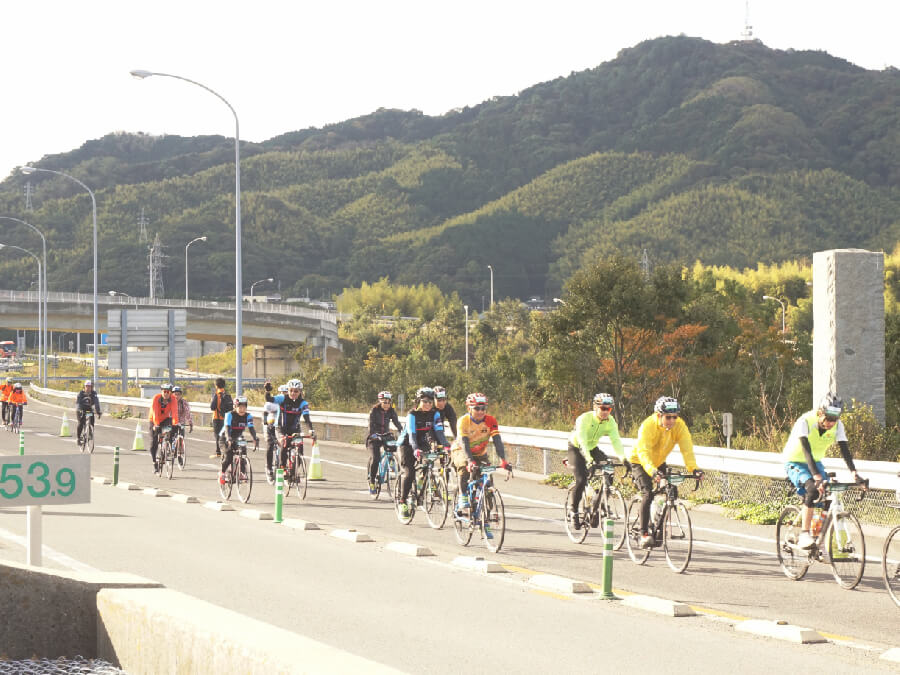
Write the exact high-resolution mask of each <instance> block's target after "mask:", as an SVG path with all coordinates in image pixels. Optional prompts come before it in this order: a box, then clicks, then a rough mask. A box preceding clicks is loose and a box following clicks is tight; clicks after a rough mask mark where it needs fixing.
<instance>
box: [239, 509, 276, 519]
mask: <svg viewBox="0 0 900 675" xmlns="http://www.w3.org/2000/svg"><path fill="white" fill-rule="evenodd" d="M239 515H240V516H241V517H243V518H250V519H251V520H272V519H273V516H272V514H271V513H268V512H267V511H257V510H256V509H241V511H240V514H239Z"/></svg>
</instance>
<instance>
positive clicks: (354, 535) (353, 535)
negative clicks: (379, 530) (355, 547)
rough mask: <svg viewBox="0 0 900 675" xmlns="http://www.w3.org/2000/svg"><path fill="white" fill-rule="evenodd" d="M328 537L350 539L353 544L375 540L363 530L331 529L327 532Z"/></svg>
mask: <svg viewBox="0 0 900 675" xmlns="http://www.w3.org/2000/svg"><path fill="white" fill-rule="evenodd" d="M328 536H330V537H336V538H338V539H344V540H346V541H352V542H353V543H355V544H362V543H365V542H369V541H375V540H374V539H372V537H370V536H369V535H368V534H366V533H365V532H357V531H356V530H353V529H350V530H332V531H331V532H329V533H328Z"/></svg>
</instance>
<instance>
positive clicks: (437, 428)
mask: <svg viewBox="0 0 900 675" xmlns="http://www.w3.org/2000/svg"><path fill="white" fill-rule="evenodd" d="M432 431H434V438H435V440H437V442H438V443H440V444H441V446H445V445H448V443H447V437H446V436H444V423H443V422H442V421H441V414H440V413H439V412H436V413H435V414H434V426H433V427H432Z"/></svg>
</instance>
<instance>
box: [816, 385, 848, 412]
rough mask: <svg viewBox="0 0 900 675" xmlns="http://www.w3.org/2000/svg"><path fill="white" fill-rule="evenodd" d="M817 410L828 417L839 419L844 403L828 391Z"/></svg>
mask: <svg viewBox="0 0 900 675" xmlns="http://www.w3.org/2000/svg"><path fill="white" fill-rule="evenodd" d="M819 410H821V411H822V412H823V413H824V414H826V415H828V416H829V417H840V416H841V413H842V412H844V401H843V399H842V398H840V397H839V396H837V395H836V394H832V393H831V392H830V391H829V392H828V393H827V394H825V396H823V397H822V400H821V401H820V402H819Z"/></svg>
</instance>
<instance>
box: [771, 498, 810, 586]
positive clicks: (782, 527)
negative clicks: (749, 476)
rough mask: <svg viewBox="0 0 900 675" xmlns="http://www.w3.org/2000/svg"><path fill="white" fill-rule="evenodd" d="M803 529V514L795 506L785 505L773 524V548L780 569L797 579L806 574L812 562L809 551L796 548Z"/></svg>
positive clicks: (789, 576)
mask: <svg viewBox="0 0 900 675" xmlns="http://www.w3.org/2000/svg"><path fill="white" fill-rule="evenodd" d="M802 531H803V516H802V512H801V511H800V509H799V508H798V507H796V506H793V505H792V506H786V507H784V509H783V510H782V511H781V513H780V514H779V515H778V523H777V525H776V526H775V548H776V550H777V553H778V562H779V563H780V564H781V570H782V571H783V572H784V573H785V575H786V576H787V577H788V579H793V580H794V581H799V580H800V579H802V578H803V577H804V576H805V575H806V571H807V570H808V569H809V565H810V563H811V562H812V558H811V557H810V555H811V554H810V552H809V551H806V550H804V549H801V548H797V540H798V539H799V537H800V533H801V532H802Z"/></svg>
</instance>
